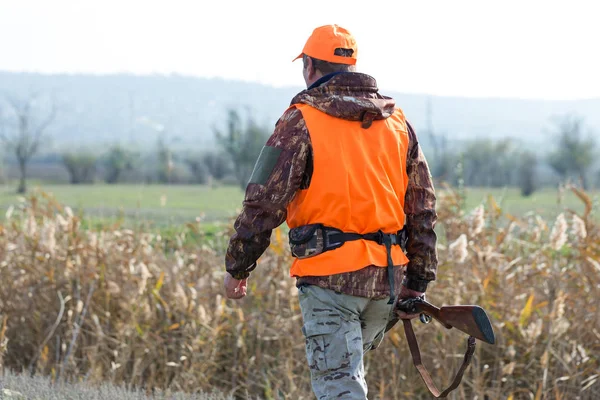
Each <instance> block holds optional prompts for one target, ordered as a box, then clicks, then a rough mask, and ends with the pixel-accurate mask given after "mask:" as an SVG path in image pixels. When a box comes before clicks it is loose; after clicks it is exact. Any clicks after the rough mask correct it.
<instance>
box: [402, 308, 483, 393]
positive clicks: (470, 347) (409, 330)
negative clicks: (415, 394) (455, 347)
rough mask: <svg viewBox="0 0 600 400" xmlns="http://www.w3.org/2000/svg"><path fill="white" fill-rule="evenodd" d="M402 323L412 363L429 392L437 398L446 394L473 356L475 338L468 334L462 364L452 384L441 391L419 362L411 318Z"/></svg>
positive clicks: (457, 382) (457, 381) (419, 353)
mask: <svg viewBox="0 0 600 400" xmlns="http://www.w3.org/2000/svg"><path fill="white" fill-rule="evenodd" d="M402 322H403V324H404V333H405V335H406V340H407V341H408V348H409V349H410V354H411V355H412V358H413V363H414V364H415V367H416V368H417V370H418V371H419V374H421V378H422V379H423V382H425V385H427V389H429V391H430V392H431V394H432V395H433V396H434V397H435V398H437V399H439V398H444V397H446V396H448V393H450V392H451V391H453V390H454V389H456V388H457V387H458V385H460V381H462V377H463V374H464V373H465V370H466V369H467V367H468V366H469V364H470V363H471V358H473V353H474V352H475V338H474V337H473V336H469V338H468V339H467V352H466V353H465V358H464V360H463V363H462V365H461V366H460V368H459V369H458V372H457V373H456V376H455V377H454V381H452V384H451V385H450V386H448V388H446V389H445V390H444V391H443V392H440V391H439V390H438V388H437V387H436V386H435V384H434V383H433V379H431V375H429V371H427V369H426V368H425V366H424V365H423V363H422V362H421V351H420V350H419V343H417V337H416V336H415V332H414V331H413V327H412V323H411V320H409V319H403V320H402Z"/></svg>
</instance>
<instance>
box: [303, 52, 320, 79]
mask: <svg viewBox="0 0 600 400" xmlns="http://www.w3.org/2000/svg"><path fill="white" fill-rule="evenodd" d="M316 73H317V70H316V69H315V65H314V63H313V59H312V58H310V57H307V58H306V74H307V77H308V79H309V80H313V79H314V77H315V75H316Z"/></svg>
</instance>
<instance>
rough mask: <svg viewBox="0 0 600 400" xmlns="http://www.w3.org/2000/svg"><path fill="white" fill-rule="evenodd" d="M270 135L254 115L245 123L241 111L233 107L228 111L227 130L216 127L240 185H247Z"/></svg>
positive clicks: (218, 137) (220, 141)
mask: <svg viewBox="0 0 600 400" xmlns="http://www.w3.org/2000/svg"><path fill="white" fill-rule="evenodd" d="M268 136H269V132H268V130H267V129H266V128H263V127H260V126H259V125H258V124H257V123H256V122H255V121H254V120H253V119H252V117H248V118H247V120H246V123H245V124H244V123H243V122H242V119H241V117H240V115H239V113H238V112H237V111H236V110H233V109H231V110H229V112H228V118H227V130H226V131H225V132H222V131H220V130H218V129H215V137H216V139H217V142H218V143H219V145H220V146H221V148H222V149H223V151H224V152H225V153H226V154H227V155H228V156H229V158H230V160H231V162H232V163H233V171H234V174H235V177H236V179H237V181H238V183H239V185H240V187H242V188H245V187H246V184H247V183H248V179H249V178H250V175H251V174H252V168H253V167H254V163H255V162H256V159H257V158H258V156H259V154H260V151H261V149H262V148H263V146H264V144H265V142H266V141H267V139H268Z"/></svg>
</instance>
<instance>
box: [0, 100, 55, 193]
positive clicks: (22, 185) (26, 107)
mask: <svg viewBox="0 0 600 400" xmlns="http://www.w3.org/2000/svg"><path fill="white" fill-rule="evenodd" d="M40 100H41V96H39V95H32V96H30V97H29V98H28V99H27V100H22V99H17V98H14V97H8V96H7V97H6V98H5V103H6V104H8V106H9V107H8V112H5V113H4V115H1V114H0V116H2V117H3V118H2V121H0V140H2V142H3V143H4V145H5V146H6V149H7V150H8V151H11V152H13V153H14V155H15V157H16V158H17V163H18V164H19V174H20V180H19V188H18V189H17V192H18V193H25V192H26V191H27V184H26V180H27V165H28V164H29V161H30V160H31V158H32V157H33V156H34V155H35V154H36V153H37V152H38V150H39V148H40V143H41V142H42V140H43V138H44V131H45V130H46V128H48V126H49V125H50V124H51V123H52V121H54V117H55V116H56V106H55V102H54V100H49V110H44V107H43V106H42V102H41V101H40ZM44 111H46V112H45V114H47V115H46V116H45V118H39V117H40V116H41V115H42V114H44ZM36 120H40V121H41V122H39V123H36ZM11 122H12V123H11Z"/></svg>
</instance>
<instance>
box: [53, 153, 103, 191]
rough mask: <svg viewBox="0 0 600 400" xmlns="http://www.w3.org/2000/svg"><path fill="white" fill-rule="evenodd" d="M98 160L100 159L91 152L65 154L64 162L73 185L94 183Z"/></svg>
mask: <svg viewBox="0 0 600 400" xmlns="http://www.w3.org/2000/svg"><path fill="white" fill-rule="evenodd" d="M97 160H98V158H97V157H96V156H95V155H94V154H92V153H90V152H81V153H80V152H68V153H64V154H63V157H62V162H63V165H64V166H65V168H66V169H67V171H68V172H69V177H70V178H69V181H70V182H71V184H74V185H77V184H82V183H93V182H94V178H95V175H96V161H97Z"/></svg>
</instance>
